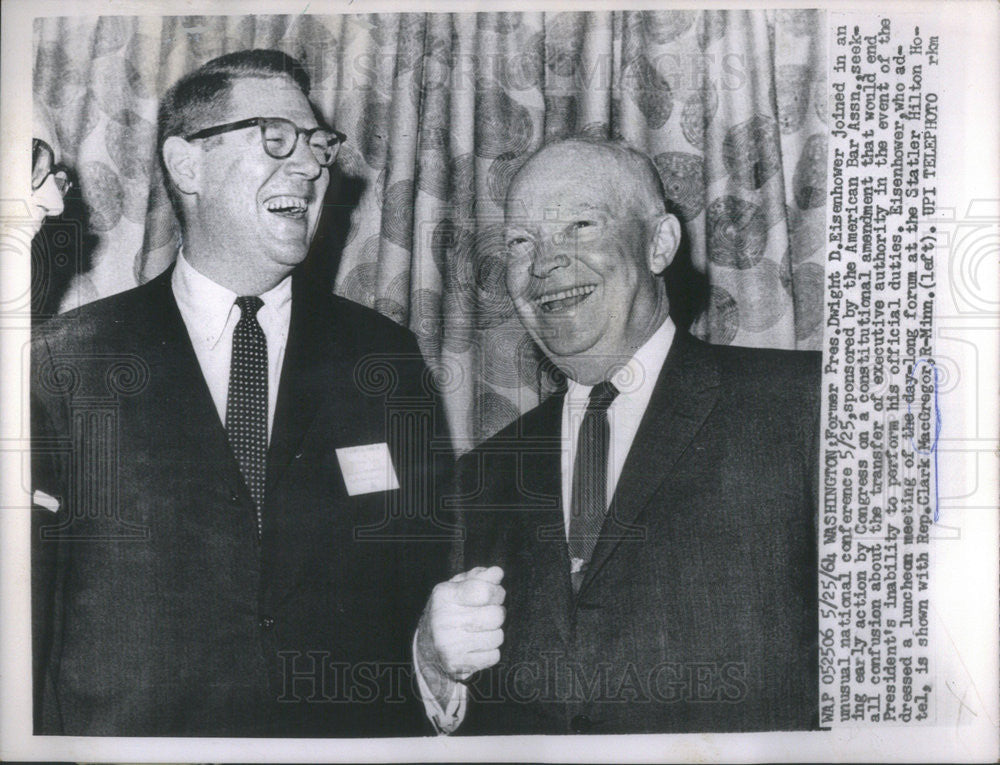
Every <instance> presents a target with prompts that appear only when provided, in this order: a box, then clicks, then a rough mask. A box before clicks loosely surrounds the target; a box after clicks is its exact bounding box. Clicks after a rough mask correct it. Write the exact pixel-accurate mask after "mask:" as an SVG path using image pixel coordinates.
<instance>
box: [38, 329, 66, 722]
mask: <svg viewBox="0 0 1000 765" xmlns="http://www.w3.org/2000/svg"><path fill="white" fill-rule="evenodd" d="M30 385H31V399H30V406H31V419H30V422H31V551H30V556H31V637H32V651H31V655H32V686H33V714H34V731H35V733H36V734H39V733H47V734H53V733H59V732H61V730H62V726H61V722H60V715H59V704H58V700H57V698H56V694H55V689H54V683H53V677H54V675H55V673H56V671H57V666H56V664H57V657H58V655H59V643H60V624H61V613H62V586H61V582H62V571H63V566H62V557H63V556H64V555H65V550H64V549H63V547H62V546H61V545H60V543H59V537H58V529H59V527H61V526H62V525H64V524H65V523H68V522H69V519H70V518H71V508H70V507H69V500H70V497H69V481H68V476H67V473H66V465H65V460H64V459H62V458H61V457H60V452H61V448H62V445H64V444H65V443H66V442H67V439H66V438H65V427H66V418H65V414H64V403H63V401H62V400H61V397H60V396H59V395H58V394H57V390H56V389H57V387H58V386H57V382H56V380H55V378H54V368H53V365H52V358H51V355H50V353H49V349H48V345H47V343H46V342H45V339H44V336H40V337H38V338H37V339H36V340H35V342H33V344H32V348H31V378H30Z"/></svg>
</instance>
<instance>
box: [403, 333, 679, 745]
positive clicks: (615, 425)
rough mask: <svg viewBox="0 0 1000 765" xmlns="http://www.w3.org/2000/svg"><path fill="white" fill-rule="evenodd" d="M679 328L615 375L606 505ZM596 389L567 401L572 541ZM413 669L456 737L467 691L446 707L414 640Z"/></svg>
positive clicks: (572, 393)
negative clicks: (577, 476) (577, 480)
mask: <svg viewBox="0 0 1000 765" xmlns="http://www.w3.org/2000/svg"><path fill="white" fill-rule="evenodd" d="M674 335H676V329H675V328H674V323H673V322H672V321H671V320H670V317H669V316H668V317H667V319H666V320H665V321H664V322H663V324H661V325H660V327H659V329H657V330H656V332H654V333H653V335H652V336H651V337H650V338H649V339H648V340H647V341H646V342H645V343H644V344H643V345H642V346H641V347H640V348H639V350H638V351H636V353H635V356H633V357H632V358H631V359H629V361H628V363H627V364H626V365H625V366H623V367H622V368H621V369H619V370H618V371H617V372H616V373H615V374H614V375H612V376H611V380H610V382H611V383H612V384H613V385H614V386H615V388H617V389H618V395H617V396H616V397H615V399H614V401H612V402H611V406H610V407H609V408H608V425H609V426H610V435H611V443H610V444H609V447H608V492H607V503H608V504H609V505H610V503H611V498H612V497H613V496H614V494H615V489H616V488H617V487H618V479H619V478H620V477H621V474H622V468H623V467H625V460H626V458H627V457H628V453H629V449H631V448H632V442H633V441H634V440H635V434H636V433H637V432H638V430H639V424H640V423H641V422H642V418H643V416H644V415H645V414H646V407H648V406H649V399H650V398H651V397H652V395H653V388H655V387H656V381H657V380H658V379H659V377H660V372H661V371H662V369H663V363H664V362H665V361H666V360H667V354H668V353H669V352H670V346H671V345H673V342H674ZM592 388H593V386H592V385H582V384H580V383H578V382H576V381H575V380H569V382H568V385H567V389H566V397H565V399H564V400H563V408H562V431H561V440H562V508H563V523H564V525H565V529H566V536H567V539H568V537H569V521H570V512H571V509H570V503H571V501H572V494H573V463H574V461H575V460H576V446H577V444H576V442H577V438H578V436H579V434H580V424H581V422H582V421H583V415H584V414H585V413H586V411H587V403H588V401H589V398H590V391H591V389H592ZM413 655H414V664H415V665H416V668H417V684H418V685H419V687H420V692H421V695H422V696H423V700H424V709H425V710H426V712H427V717H428V719H430V720H431V722H432V723H433V724H434V727H435V728H436V729H437V731H438V733H453V732H454V731H455V730H456V729H457V728H458V726H459V725H461V723H462V720H464V719H465V711H466V707H467V704H468V688H467V687H466V686H465V685H464V684H463V683H457V684H456V685H455V687H454V688H453V690H452V694H451V698H450V699H449V700H448V703H447V705H446V706H445V707H444V708H442V707H441V704H440V703H439V702H438V700H437V699H436V698H435V697H434V694H433V693H431V691H430V688H429V687H428V685H427V683H426V682H425V681H424V677H423V675H422V674H421V672H420V665H419V663H417V662H416V656H417V639H416V636H414V639H413Z"/></svg>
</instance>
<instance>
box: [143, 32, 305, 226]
mask: <svg viewBox="0 0 1000 765" xmlns="http://www.w3.org/2000/svg"><path fill="white" fill-rule="evenodd" d="M248 77H260V78H273V77H287V78H289V79H290V80H291V81H292V82H294V83H295V85H296V86H297V87H298V88H299V89H300V90H301V91H302V92H303V93H304V94H305V96H306V98H309V86H310V83H309V74H308V72H306V70H305V69H304V68H303V67H302V64H300V63H299V61H298V60H297V59H295V58H292V57H291V56H289V55H288V54H287V53H283V52H281V51H280V50H264V49H260V48H256V49H254V50H241V51H236V52H234V53H227V54H226V55H224V56H219V57H218V58H213V59H212V60H211V61H208V62H206V63H205V64H202V65H201V66H200V67H198V68H197V69H195V70H194V71H193V72H189V73H188V74H186V75H184V76H183V77H182V78H181V79H179V80H178V81H177V82H176V83H174V85H173V87H171V88H170V90H168V91H167V92H166V94H165V95H164V96H163V99H162V100H161V101H160V109H159V113H158V115H157V120H156V124H157V139H156V153H157V156H159V160H160V163H161V168H162V169H163V181H164V183H165V184H166V187H167V193H168V194H169V195H170V201H171V203H172V204H173V206H174V211H175V212H176V213H177V215H178V216H180V215H181V209H180V200H179V199H178V196H177V192H176V190H175V189H174V186H173V182H172V181H171V180H170V173H168V172H167V168H166V167H165V166H164V165H163V144H164V142H165V141H166V140H167V139H168V138H170V137H171V136H175V135H179V136H186V135H190V134H191V133H195V132H197V131H198V130H202V129H204V128H207V127H211V126H213V125H215V124H218V123H219V122H220V121H222V120H223V119H225V116H226V113H227V112H228V111H229V96H230V94H231V93H232V89H233V82H234V81H235V80H238V79H244V78H248ZM265 116H266V115H265Z"/></svg>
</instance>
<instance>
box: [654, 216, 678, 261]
mask: <svg viewBox="0 0 1000 765" xmlns="http://www.w3.org/2000/svg"><path fill="white" fill-rule="evenodd" d="M680 245H681V222H680V221H679V220H677V216H675V215H671V214H670V213H663V215H661V216H660V217H659V218H657V219H656V222H655V223H654V224H653V234H652V237H651V238H650V242H649V255H648V264H649V270H650V271H652V272H653V273H654V274H662V273H663V272H664V271H665V270H666V269H667V266H669V265H670V264H671V263H673V261H674V255H676V254H677V248H678V247H680Z"/></svg>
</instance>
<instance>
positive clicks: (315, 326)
mask: <svg viewBox="0 0 1000 765" xmlns="http://www.w3.org/2000/svg"><path fill="white" fill-rule="evenodd" d="M32 367H33V380H32V398H33V406H32V424H33V438H34V468H33V481H34V488H35V489H37V490H41V491H43V492H45V493H46V494H49V495H51V496H53V497H55V498H57V499H58V500H59V502H60V509H59V511H58V512H57V513H54V514H53V513H52V512H50V511H48V510H44V509H41V508H36V509H35V510H34V512H33V516H34V517H35V520H36V523H35V528H34V542H33V578H34V616H33V619H34V651H35V676H36V709H35V712H36V718H35V720H36V722H35V728H36V732H39V733H59V734H72V735H118V736H146V735H205V736H237V735H266V736H283V735H302V736H357V735H401V734H413V733H419V732H427V728H426V727H425V726H426V720H425V719H424V715H423V710H422V707H421V705H420V704H419V703H418V702H416V700H415V698H414V696H413V694H412V691H411V679H412V678H411V673H410V670H409V665H410V640H411V638H412V635H413V631H414V629H415V626H416V623H417V619H418V617H419V614H420V611H421V609H422V606H423V603H424V600H425V599H426V596H427V592H428V591H429V590H430V587H431V586H432V584H433V582H434V581H437V580H439V579H440V578H441V577H442V575H443V574H444V573H445V572H444V570H443V569H438V568H437V567H436V566H437V563H436V561H437V560H443V559H444V556H443V555H442V556H438V555H437V554H436V553H435V550H436V549H437V548H436V547H435V545H440V544H441V543H440V542H434V541H431V540H430V539H429V535H430V536H434V535H437V536H440V529H437V528H436V527H435V526H434V525H433V523H431V522H430V521H429V520H428V518H427V517H426V515H425V511H426V510H427V507H428V506H429V505H428V503H427V498H428V497H429V496H430V492H431V491H433V487H434V485H435V482H436V481H437V480H438V478H437V476H436V473H435V470H434V468H433V466H432V460H431V456H432V455H431V450H432V449H436V450H438V454H439V456H440V458H441V459H440V460H439V461H438V464H440V465H447V463H448V462H449V459H450V457H449V453H450V447H449V446H448V440H447V436H446V431H445V429H444V417H443V413H441V412H440V411H438V410H437V408H436V397H435V395H433V393H432V391H431V387H432V386H430V377H429V376H428V374H427V369H426V367H425V366H424V363H423V360H422V358H421V356H420V352H419V350H418V348H417V345H416V343H415V342H414V341H413V338H412V336H411V335H410V334H409V333H408V332H406V331H405V330H403V329H401V328H400V327H398V326H397V325H396V324H394V323H392V322H391V321H389V320H387V319H385V318H383V317H382V316H380V315H378V314H376V313H375V312H373V311H370V310H368V309H366V308H363V307H361V306H358V305H355V304H353V303H351V302H349V301H346V300H343V299H340V298H336V297H333V296H330V295H325V294H320V293H318V292H314V291H313V290H312V289H311V288H309V287H307V285H306V284H305V283H304V282H303V281H302V280H301V279H299V278H298V277H296V278H295V279H294V280H293V299H292V316H291V324H290V328H289V337H288V345H287V348H286V353H285V359H284V365H283V369H282V376H281V383H280V387H279V394H278V402H277V407H276V412H275V417H274V425H273V433H272V437H271V442H270V447H269V452H268V458H267V489H266V499H265V506H264V509H263V534H262V537H261V539H260V541H258V538H257V534H256V529H255V523H256V522H255V511H254V509H253V505H252V502H251V500H250V499H249V494H248V492H247V489H246V486H245V484H244V482H243V480H242V477H241V475H240V473H239V468H238V466H237V465H236V462H235V459H234V458H233V456H232V453H231V451H230V449H229V447H228V444H227V441H226V435H225V431H224V429H223V426H222V423H221V422H220V420H219V416H218V414H217V412H216V410H215V408H214V406H213V403H212V400H211V396H210V394H209V391H208V388H207V386H206V384H205V382H204V378H203V376H202V374H201V370H200V367H199V365H198V361H197V358H196V356H195V354H194V350H193V348H192V345H191V342H190V339H189V337H188V334H187V330H186V328H185V326H184V323H183V320H182V319H181V316H180V313H179V312H178V309H177V305H176V302H175V300H174V297H173V293H172V291H171V287H170V272H169V271H168V272H167V273H166V274H164V275H162V276H160V277H159V278H157V279H155V280H153V281H151V282H149V283H148V284H145V285H143V286H141V287H138V288H136V289H133V290H130V291H128V292H125V293H122V294H119V295H115V296H113V297H110V298H107V299H105V300H101V301H98V302H96V303H93V304H90V305H88V306H85V307H83V308H82V309H80V310H77V311H74V312H71V313H69V314H65V315H62V316H59V317H56V318H55V319H54V320H52V321H51V322H49V323H47V324H45V325H43V326H42V327H41V328H40V329H39V330H38V332H37V333H36V337H35V338H34V342H33V347H32ZM435 429H436V430H435ZM434 438H437V442H432V441H433V439H434ZM377 443H388V444H389V447H390V450H391V453H392V456H393V462H394V464H395V469H396V472H397V474H398V477H399V482H400V485H401V488H400V489H399V490H395V491H379V492H375V493H368V494H359V495H356V496H348V494H347V490H346V488H345V484H344V481H343V478H342V474H341V469H340V466H339V463H338V459H337V455H336V451H335V450H337V449H339V448H342V447H353V446H359V445H365V444H377ZM415 540H416V541H415Z"/></svg>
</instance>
